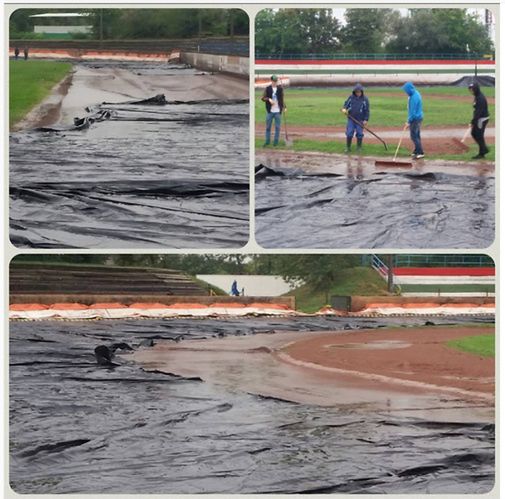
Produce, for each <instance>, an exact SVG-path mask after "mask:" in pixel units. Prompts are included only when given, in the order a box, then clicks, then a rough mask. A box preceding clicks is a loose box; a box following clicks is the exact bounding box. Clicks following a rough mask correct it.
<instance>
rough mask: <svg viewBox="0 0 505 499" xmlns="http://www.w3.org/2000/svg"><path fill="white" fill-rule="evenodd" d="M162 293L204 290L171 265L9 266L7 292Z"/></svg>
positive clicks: (195, 293) (199, 293) (189, 293)
mask: <svg viewBox="0 0 505 499" xmlns="http://www.w3.org/2000/svg"><path fill="white" fill-rule="evenodd" d="M55 292H58V293H65V294H75V295H77V294H80V293H82V294H90V293H92V294H137V293H138V294H152V293H155V294H162V295H180V296H202V295H203V296H205V295H207V290H206V289H205V288H203V287H202V286H200V285H198V284H197V283H196V282H194V281H193V280H192V279H191V278H190V277H188V276H186V275H184V274H182V273H181V272H178V271H174V270H170V269H149V268H139V267H107V266H79V265H44V264H41V265H35V264H16V263H12V264H11V267H10V294H11V295H19V294H48V293H55Z"/></svg>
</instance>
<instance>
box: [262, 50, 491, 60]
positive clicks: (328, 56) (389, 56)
mask: <svg viewBox="0 0 505 499" xmlns="http://www.w3.org/2000/svg"><path fill="white" fill-rule="evenodd" d="M255 57H256V59H266V60H273V61H275V60H296V59H303V60H314V61H320V60H372V61H373V60H380V61H384V60H388V61H389V60H391V61H410V60H416V59H423V60H434V61H436V60H442V61H452V60H470V61H473V60H494V54H475V53H471V54H469V53H467V52H464V53H461V54H453V53H452V54H451V53H442V54H434V53H416V54H410V53H409V54H395V53H384V54H380V53H374V54H369V53H363V54H361V53H355V52H354V53H353V52H349V53H346V52H342V53H339V52H333V53H325V54H307V53H305V54H300V53H299V54H264V53H261V52H258V53H256V54H255Z"/></svg>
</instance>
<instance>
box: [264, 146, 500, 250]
mask: <svg viewBox="0 0 505 499" xmlns="http://www.w3.org/2000/svg"><path fill="white" fill-rule="evenodd" d="M383 159H387V158H383ZM256 161H257V164H258V166H257V167H256V169H257V173H256V240H257V242H258V243H259V244H260V245H261V246H263V247H265V248H338V249H340V248H486V247H488V246H489V245H490V244H491V243H492V242H493V240H494V227H495V223H494V209H495V208H494V200H495V181H494V168H493V167H492V165H491V166H490V165H488V164H481V165H478V164H468V165H466V164H460V163H456V162H454V164H453V165H451V164H449V163H448V162H445V164H444V162H442V161H421V162H418V163H416V164H415V165H414V166H413V167H412V168H398V167H391V168H376V167H374V159H373V158H360V157H356V156H352V157H350V158H345V157H344V156H337V155H311V154H296V153H286V154H284V153H282V152H280V151H274V152H261V153H259V154H257V155H256ZM261 166H264V167H266V168H260V167H261Z"/></svg>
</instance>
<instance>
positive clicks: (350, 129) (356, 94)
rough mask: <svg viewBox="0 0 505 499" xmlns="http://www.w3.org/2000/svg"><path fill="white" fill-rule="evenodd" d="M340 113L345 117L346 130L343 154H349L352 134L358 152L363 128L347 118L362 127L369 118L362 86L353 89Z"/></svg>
mask: <svg viewBox="0 0 505 499" xmlns="http://www.w3.org/2000/svg"><path fill="white" fill-rule="evenodd" d="M342 112H343V113H344V114H346V115H347V128H346V130H345V136H346V139H347V144H346V149H345V152H346V153H349V152H351V144H352V138H353V137H354V134H356V140H357V143H358V151H359V150H361V145H362V144H363V135H364V133H363V126H360V125H358V123H356V122H355V121H353V120H352V119H351V118H349V116H350V117H352V118H354V119H355V120H356V121H358V122H359V123H362V125H364V126H366V124H367V123H368V120H369V118H370V103H369V102H368V97H366V96H365V92H364V91H363V86H362V85H361V84H360V83H358V84H357V85H356V86H355V87H354V89H353V91H352V94H351V95H350V96H349V97H348V98H347V100H346V101H345V102H344V107H343V108H342Z"/></svg>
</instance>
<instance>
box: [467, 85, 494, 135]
mask: <svg viewBox="0 0 505 499" xmlns="http://www.w3.org/2000/svg"><path fill="white" fill-rule="evenodd" d="M470 88H471V89H472V93H473V95H474V97H475V99H474V101H473V118H472V125H475V126H477V127H479V128H482V123H483V122H484V121H487V120H488V119H489V111H488V108H487V99H486V97H485V96H484V94H483V93H482V92H481V91H480V86H479V85H478V84H477V83H474V84H473V85H472V86H471V87H470Z"/></svg>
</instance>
